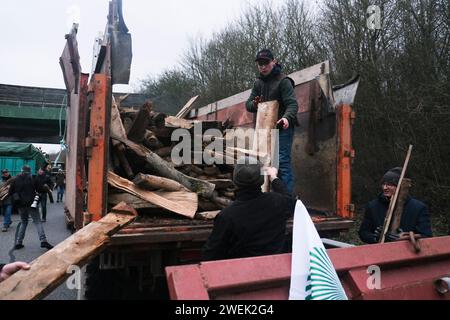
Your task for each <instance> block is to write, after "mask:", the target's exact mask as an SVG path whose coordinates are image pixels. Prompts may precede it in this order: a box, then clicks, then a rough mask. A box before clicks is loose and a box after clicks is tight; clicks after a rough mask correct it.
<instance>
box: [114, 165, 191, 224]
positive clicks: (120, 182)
mask: <svg viewBox="0 0 450 320" xmlns="http://www.w3.org/2000/svg"><path fill="white" fill-rule="evenodd" d="M108 183H109V184H110V185H111V186H113V187H114V188H117V189H120V190H123V191H126V192H128V193H130V194H132V195H135V196H136V197H139V198H141V199H143V200H146V201H148V202H151V203H153V204H156V205H157V206H159V207H161V208H164V209H166V210H169V211H172V212H175V213H178V214H180V215H182V216H186V217H189V218H193V217H194V215H195V212H197V208H198V197H197V194H195V193H194V192H189V191H179V192H180V194H182V197H180V199H179V201H176V202H175V201H172V200H169V199H166V198H164V197H162V196H160V195H159V194H157V193H155V192H152V191H147V190H144V189H141V188H139V187H138V186H136V185H135V184H134V183H133V182H131V181H129V180H127V179H124V178H122V177H119V176H118V175H116V174H115V173H114V172H111V171H109V172H108Z"/></svg>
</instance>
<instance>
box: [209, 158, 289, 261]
mask: <svg viewBox="0 0 450 320" xmlns="http://www.w3.org/2000/svg"><path fill="white" fill-rule="evenodd" d="M239 160H240V161H238V164H237V165H236V166H235V169H234V172H233V182H234V184H235V185H236V186H237V188H238V189H237V191H236V200H235V201H234V202H233V203H232V204H231V205H230V206H228V207H227V208H225V209H223V210H222V211H221V212H220V213H219V214H218V215H217V216H216V218H215V220H214V228H213V231H212V233H211V235H210V237H209V239H208V241H207V243H206V244H205V246H204V248H203V259H204V260H221V259H232V258H242V257H254V256H261V255H269V254H277V253H282V252H283V249H284V245H285V231H286V220H287V218H288V217H289V216H292V215H293V213H294V209H295V199H293V197H292V196H291V194H290V193H289V192H288V190H287V188H286V186H285V185H284V183H283V182H282V181H281V180H280V179H279V178H277V169H275V168H265V169H263V170H264V171H265V172H266V174H267V175H269V178H270V181H271V182H272V188H273V192H268V193H262V191H261V185H262V184H263V182H264V176H263V174H262V173H261V169H262V166H261V164H260V163H259V162H257V161H256V159H254V158H245V159H244V160H243V159H239Z"/></svg>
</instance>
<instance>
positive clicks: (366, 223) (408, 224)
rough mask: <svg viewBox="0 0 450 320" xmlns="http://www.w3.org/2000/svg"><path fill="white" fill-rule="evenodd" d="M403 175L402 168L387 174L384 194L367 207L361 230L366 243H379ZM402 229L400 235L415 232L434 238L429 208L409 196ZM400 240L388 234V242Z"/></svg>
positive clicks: (391, 170)
mask: <svg viewBox="0 0 450 320" xmlns="http://www.w3.org/2000/svg"><path fill="white" fill-rule="evenodd" d="M401 173H402V168H400V167H396V168H392V169H390V170H389V171H388V172H386V173H385V175H384V176H383V178H382V181H381V189H382V192H381V193H380V194H379V195H378V198H377V199H375V200H372V201H370V202H369V203H368V204H367V205H366V209H365V215H364V219H363V221H362V223H361V227H360V229H359V237H360V238H361V240H362V241H364V242H365V243H378V241H379V239H380V236H381V233H382V228H383V224H384V219H385V217H386V213H387V210H388V208H389V203H390V200H391V198H392V197H393V195H394V194H395V191H396V189H397V186H398V183H399V180H400V175H401ZM400 229H401V230H398V231H399V233H400V232H410V231H413V232H414V233H416V234H420V235H421V236H422V237H432V231H431V221H430V214H429V213H428V208H427V206H426V205H425V204H424V203H422V202H421V201H419V200H416V199H414V198H412V197H411V196H409V195H408V197H407V198H406V201H405V206H404V209H403V213H402V219H401V222H400ZM398 239H399V235H398V233H397V234H394V233H391V232H388V233H387V234H386V241H388V242H389V241H396V240H398Z"/></svg>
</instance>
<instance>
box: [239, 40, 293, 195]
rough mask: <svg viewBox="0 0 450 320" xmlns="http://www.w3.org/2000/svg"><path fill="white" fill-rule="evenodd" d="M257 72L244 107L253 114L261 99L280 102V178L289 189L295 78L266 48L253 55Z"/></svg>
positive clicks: (290, 188)
mask: <svg viewBox="0 0 450 320" xmlns="http://www.w3.org/2000/svg"><path fill="white" fill-rule="evenodd" d="M255 62H256V63H257V67H258V71H259V73H260V75H259V77H258V79H256V81H255V83H254V85H253V89H252V92H251V94H250V97H249V98H248V100H247V102H246V104H245V107H246V108H247V111H249V112H253V113H256V112H257V111H258V104H259V103H260V102H266V101H272V100H277V101H278V103H279V111H278V122H277V128H278V129H279V177H280V179H281V180H282V181H283V182H284V183H285V184H286V186H287V189H288V191H289V192H291V193H293V191H294V175H293V173H292V166H291V149H292V142H293V140H294V127H295V126H297V125H298V121H297V112H298V103H297V98H296V97H295V92H294V85H295V84H294V81H293V80H292V79H291V78H289V77H287V76H286V75H285V74H283V73H282V72H281V65H280V64H278V61H277V60H276V59H275V58H274V55H273V53H272V52H271V51H270V50H269V49H263V50H261V51H259V52H258V53H257V55H256V59H255Z"/></svg>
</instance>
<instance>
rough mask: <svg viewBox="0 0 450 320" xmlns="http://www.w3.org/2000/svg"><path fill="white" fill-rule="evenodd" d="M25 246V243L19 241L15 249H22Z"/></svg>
mask: <svg viewBox="0 0 450 320" xmlns="http://www.w3.org/2000/svg"><path fill="white" fill-rule="evenodd" d="M23 247H25V246H24V245H23V244H21V243H17V244H16V245H15V246H14V249H15V250H20V249H22V248H23Z"/></svg>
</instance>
